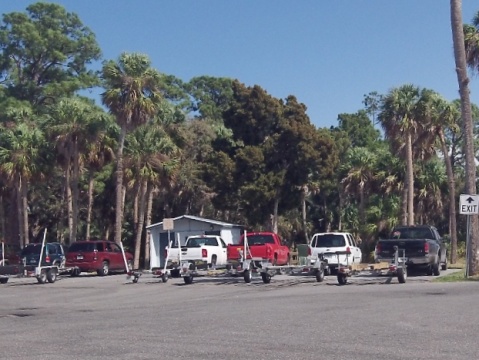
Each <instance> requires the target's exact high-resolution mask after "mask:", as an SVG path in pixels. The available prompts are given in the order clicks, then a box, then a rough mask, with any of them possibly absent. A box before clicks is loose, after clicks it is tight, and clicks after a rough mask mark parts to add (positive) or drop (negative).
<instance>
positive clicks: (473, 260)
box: [451, 0, 479, 275]
mask: <svg viewBox="0 0 479 360" xmlns="http://www.w3.org/2000/svg"><path fill="white" fill-rule="evenodd" d="M451 29H452V39H453V44H454V59H455V63H456V72H457V82H458V84H459V94H460V95H461V114H462V119H463V121H464V125H463V126H464V130H463V131H464V142H465V144H464V149H465V154H466V192H467V194H470V195H472V194H476V164H475V157H474V135H473V128H472V114H471V100H470V97H469V86H468V84H469V78H468V76H467V58H466V48H465V40H464V31H463V22H462V2H461V0H451ZM470 220H471V224H470V225H471V227H470V241H469V244H468V254H470V256H469V259H468V266H467V271H466V273H467V275H475V274H477V273H478V270H479V269H478V265H479V264H478V259H477V246H478V244H479V221H478V217H477V215H474V216H471V218H470ZM472 254H473V256H472Z"/></svg>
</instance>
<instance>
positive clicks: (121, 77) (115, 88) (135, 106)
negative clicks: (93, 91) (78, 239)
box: [102, 53, 161, 243]
mask: <svg viewBox="0 0 479 360" xmlns="http://www.w3.org/2000/svg"><path fill="white" fill-rule="evenodd" d="M102 79H103V80H104V86H105V89H106V90H105V92H104V93H103V94H102V101H103V104H105V105H106V106H107V107H108V108H109V109H110V112H111V113H112V114H113V115H114V116H115V117H116V121H117V123H118V125H119V126H120V134H119V138H118V149H117V152H116V204H115V211H116V214H115V241H116V242H117V243H120V242H121V231H122V221H123V148H124V144H125V138H126V135H127V133H128V132H129V131H131V130H133V129H135V128H136V127H138V126H139V125H141V124H144V123H145V122H146V121H147V120H148V119H149V118H150V117H151V116H153V115H154V114H155V113H156V112H157V110H158V107H159V103H160V99H161V93H160V91H159V88H158V87H159V84H160V81H161V76H160V73H159V72H158V71H156V70H154V69H152V68H151V62H150V60H149V58H148V57H147V56H146V55H142V54H136V53H133V54H128V53H123V54H121V55H120V57H119V59H118V61H117V62H115V61H108V62H106V63H105V64H104V65H103V69H102Z"/></svg>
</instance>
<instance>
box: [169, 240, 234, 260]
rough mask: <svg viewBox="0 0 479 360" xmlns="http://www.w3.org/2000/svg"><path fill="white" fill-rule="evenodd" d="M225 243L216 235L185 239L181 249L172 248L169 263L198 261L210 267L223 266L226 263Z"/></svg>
mask: <svg viewBox="0 0 479 360" xmlns="http://www.w3.org/2000/svg"><path fill="white" fill-rule="evenodd" d="M226 249H227V247H226V243H225V242H224V240H223V239H222V238H221V237H220V236H217V235H193V236H189V237H188V238H187V239H186V243H185V245H184V246H182V247H181V248H178V247H172V248H170V249H168V251H169V262H179V258H180V253H181V261H192V260H200V261H204V262H206V263H207V264H208V266H210V267H216V266H225V265H226V262H227V254H226Z"/></svg>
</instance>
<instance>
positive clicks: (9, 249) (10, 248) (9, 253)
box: [0, 244, 22, 266]
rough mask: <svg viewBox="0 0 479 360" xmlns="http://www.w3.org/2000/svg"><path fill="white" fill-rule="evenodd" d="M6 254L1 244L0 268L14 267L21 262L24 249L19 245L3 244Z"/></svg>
mask: <svg viewBox="0 0 479 360" xmlns="http://www.w3.org/2000/svg"><path fill="white" fill-rule="evenodd" d="M3 249H4V252H2V246H1V244H0V266H2V265H13V264H18V263H19V262H20V253H21V252H22V248H21V247H20V246H19V245H13V244H3Z"/></svg>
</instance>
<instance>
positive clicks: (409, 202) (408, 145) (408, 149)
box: [406, 133, 414, 226]
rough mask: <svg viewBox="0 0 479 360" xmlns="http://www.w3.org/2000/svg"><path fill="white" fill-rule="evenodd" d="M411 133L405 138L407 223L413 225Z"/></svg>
mask: <svg viewBox="0 0 479 360" xmlns="http://www.w3.org/2000/svg"><path fill="white" fill-rule="evenodd" d="M411 137H412V135H411V134H410V133H408V134H407V138H406V176H407V179H408V181H407V225H408V226H411V225H414V170H413V166H412V139H411Z"/></svg>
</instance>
